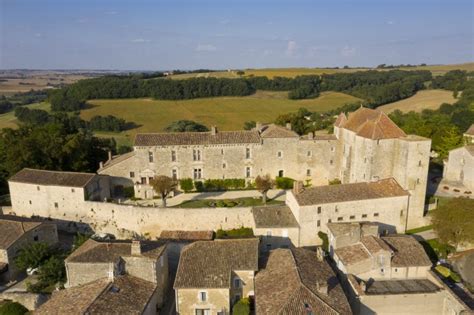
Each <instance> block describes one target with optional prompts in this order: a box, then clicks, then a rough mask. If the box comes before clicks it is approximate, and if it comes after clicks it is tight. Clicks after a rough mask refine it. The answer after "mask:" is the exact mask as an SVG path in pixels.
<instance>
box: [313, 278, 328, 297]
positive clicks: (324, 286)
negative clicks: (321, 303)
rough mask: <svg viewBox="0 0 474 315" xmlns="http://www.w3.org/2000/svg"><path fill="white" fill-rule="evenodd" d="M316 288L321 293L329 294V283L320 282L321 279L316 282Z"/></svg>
mask: <svg viewBox="0 0 474 315" xmlns="http://www.w3.org/2000/svg"><path fill="white" fill-rule="evenodd" d="M316 289H317V290H318V292H319V293H322V294H325V295H327V294H328V290H329V288H328V284H327V283H325V282H319V281H317V282H316Z"/></svg>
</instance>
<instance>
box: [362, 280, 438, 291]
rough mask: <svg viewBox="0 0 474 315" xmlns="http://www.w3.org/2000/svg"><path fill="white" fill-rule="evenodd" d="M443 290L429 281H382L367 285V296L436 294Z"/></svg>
mask: <svg viewBox="0 0 474 315" xmlns="http://www.w3.org/2000/svg"><path fill="white" fill-rule="evenodd" d="M440 290H441V288H440V287H438V286H437V285H436V284H434V283H433V282H431V281H430V280H428V279H408V280H380V281H377V280H376V281H373V282H371V283H368V284H367V288H366V291H365V294H367V295H384V294H409V293H435V292H438V291H440Z"/></svg>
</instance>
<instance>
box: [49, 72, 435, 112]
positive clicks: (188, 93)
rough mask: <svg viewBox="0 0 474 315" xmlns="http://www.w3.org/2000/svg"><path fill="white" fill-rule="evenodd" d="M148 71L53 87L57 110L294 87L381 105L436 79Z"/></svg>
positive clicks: (297, 94)
mask: <svg viewBox="0 0 474 315" xmlns="http://www.w3.org/2000/svg"><path fill="white" fill-rule="evenodd" d="M142 77H143V75H141V76H140V75H128V76H105V77H100V78H94V79H87V80H81V81H79V82H77V83H75V84H72V85H70V86H68V87H65V88H62V89H59V90H52V91H51V92H50V95H49V98H50V101H51V108H52V110H53V111H77V110H80V109H82V108H83V107H84V105H85V102H86V101H87V100H89V99H98V98H112V99H114V98H138V97H153V98H155V99H163V100H180V99H193V98H200V97H215V96H245V95H250V94H253V93H255V91H256V90H272V91H288V92H289V93H288V97H289V98H290V99H305V98H314V97H317V96H318V95H319V93H320V92H321V91H340V92H344V93H347V94H351V95H354V96H357V97H360V98H363V99H365V100H366V105H367V106H369V107H376V106H379V105H382V104H386V103H390V102H394V101H397V100H400V99H403V98H406V97H409V96H412V95H414V94H415V93H416V92H417V91H418V90H421V89H423V88H424V83H425V82H426V81H429V80H431V72H429V71H401V70H391V71H375V70H373V71H360V72H354V73H336V74H323V75H322V76H318V75H307V76H297V77H295V78H282V77H275V78H273V79H269V78H267V77H249V78H238V79H227V78H191V79H185V80H170V79H163V78H152V79H143V78H142Z"/></svg>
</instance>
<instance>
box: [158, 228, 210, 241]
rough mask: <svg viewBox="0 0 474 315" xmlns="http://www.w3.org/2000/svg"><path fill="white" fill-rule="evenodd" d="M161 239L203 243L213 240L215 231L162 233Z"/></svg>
mask: <svg viewBox="0 0 474 315" xmlns="http://www.w3.org/2000/svg"><path fill="white" fill-rule="evenodd" d="M160 238H161V239H167V240H178V241H203V240H208V241H210V240H212V239H213V238H214V231H175V230H173V231H167V230H165V231H162V232H161V234H160Z"/></svg>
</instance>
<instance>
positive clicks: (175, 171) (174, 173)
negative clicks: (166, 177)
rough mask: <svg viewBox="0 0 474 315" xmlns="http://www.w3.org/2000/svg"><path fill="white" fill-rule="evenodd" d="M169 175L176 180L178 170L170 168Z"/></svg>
mask: <svg viewBox="0 0 474 315" xmlns="http://www.w3.org/2000/svg"><path fill="white" fill-rule="evenodd" d="M171 177H172V178H173V180H177V179H178V171H177V170H175V169H174V170H172V171H171Z"/></svg>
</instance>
